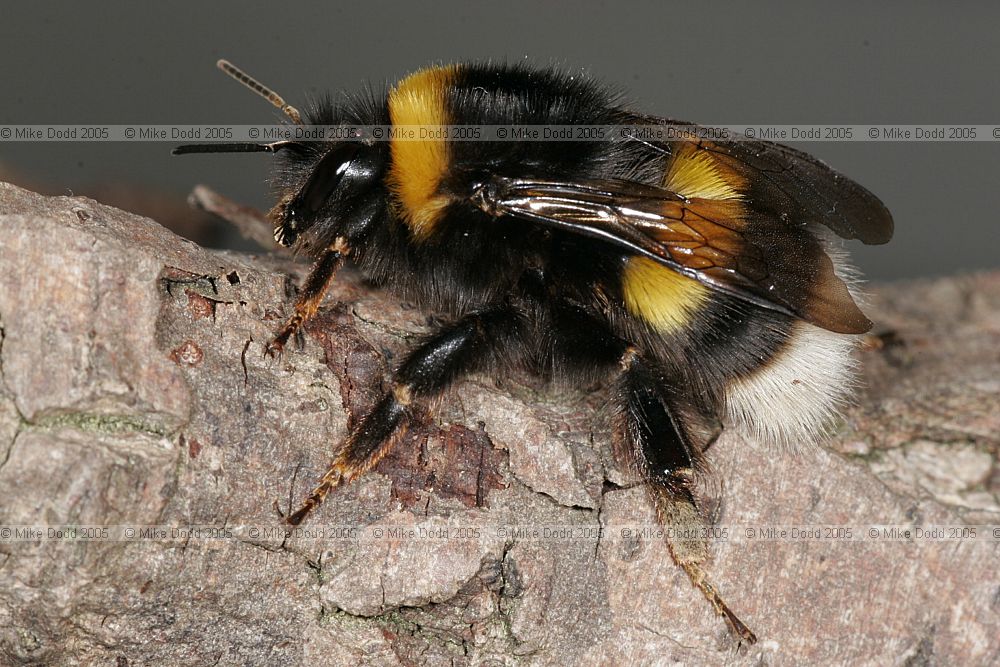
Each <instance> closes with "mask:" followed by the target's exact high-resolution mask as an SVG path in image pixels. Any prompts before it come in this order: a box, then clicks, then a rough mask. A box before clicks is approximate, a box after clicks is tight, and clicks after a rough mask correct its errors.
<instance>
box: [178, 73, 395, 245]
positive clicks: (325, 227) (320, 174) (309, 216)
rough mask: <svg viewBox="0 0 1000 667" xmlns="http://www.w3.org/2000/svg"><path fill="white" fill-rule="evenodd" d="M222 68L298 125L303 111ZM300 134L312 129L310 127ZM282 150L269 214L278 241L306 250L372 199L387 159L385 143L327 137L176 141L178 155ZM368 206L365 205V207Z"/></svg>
mask: <svg viewBox="0 0 1000 667" xmlns="http://www.w3.org/2000/svg"><path fill="white" fill-rule="evenodd" d="M217 64H218V67H219V69H221V70H222V71H223V72H225V73H226V74H228V75H229V76H231V77H232V78H234V79H236V80H237V81H239V82H240V83H242V84H243V85H245V86H246V87H248V88H249V89H250V90H252V91H254V92H255V93H257V94H258V95H260V96H261V97H263V98H265V99H266V100H268V101H269V102H271V104H273V105H274V106H276V107H278V108H279V109H281V111H282V112H284V114H285V115H286V116H288V118H289V119H290V120H291V121H292V122H293V123H295V124H296V125H300V126H301V125H302V124H303V122H302V116H301V115H300V114H299V111H298V110H297V109H296V108H295V107H293V106H291V105H290V104H288V103H287V102H285V100H284V99H283V98H282V97H281V96H280V95H278V94H277V93H275V92H274V91H273V90H271V89H270V88H268V87H266V86H264V85H263V84H261V83H260V82H258V81H257V80H256V79H254V78H252V77H251V76H249V75H248V74H246V73H245V72H243V71H242V70H240V69H239V68H237V67H235V66H234V65H232V64H231V63H229V62H228V61H226V60H220V61H219V62H218V63H217ZM298 129H299V130H303V131H302V132H298V133H297V135H298V134H302V135H308V134H311V132H310V131H309V128H298ZM254 152H266V153H279V152H280V153H281V157H282V158H284V159H283V160H281V164H280V165H279V166H278V167H277V170H276V171H277V173H276V175H275V177H274V179H273V180H274V182H275V183H276V184H277V190H278V203H277V204H276V205H275V206H274V208H272V209H271V211H270V212H269V213H268V217H269V218H270V219H271V221H272V222H273V223H274V240H275V241H277V242H278V243H279V244H280V245H283V246H286V247H288V246H292V245H295V244H296V243H298V244H299V247H301V248H303V249H308V248H310V247H312V246H314V245H316V244H320V243H325V242H326V241H327V240H328V238H332V237H331V234H336V232H337V226H338V221H341V220H344V219H347V218H348V217H349V214H350V213H351V211H352V210H353V209H354V208H355V207H356V206H358V205H363V204H364V203H366V202H367V200H368V199H370V194H371V193H373V192H374V191H375V190H376V189H377V187H378V185H379V184H380V182H381V179H382V176H383V174H384V172H385V166H386V163H387V161H388V155H387V153H386V151H385V150H384V147H383V148H380V147H379V146H377V145H374V144H371V143H365V142H362V141H360V140H356V139H355V140H351V139H348V140H343V141H333V142H324V141H322V140H311V141H304V140H299V139H293V140H285V141H275V142H272V143H228V144H222V143H217V144H192V145H185V146H177V147H176V148H174V149H173V153H174V154H175V155H182V154H187V153H254ZM362 208H363V206H362Z"/></svg>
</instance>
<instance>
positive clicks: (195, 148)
mask: <svg viewBox="0 0 1000 667" xmlns="http://www.w3.org/2000/svg"><path fill="white" fill-rule="evenodd" d="M291 143H293V142H291V141H275V142H274V143H271V144H255V143H250V142H247V143H237V144H184V145H183V146H176V147H174V149H173V150H171V151H170V152H171V153H173V154H174V155H187V154H189V153H275V152H277V151H280V150H281V149H282V148H284V147H285V146H287V145H288V144H291Z"/></svg>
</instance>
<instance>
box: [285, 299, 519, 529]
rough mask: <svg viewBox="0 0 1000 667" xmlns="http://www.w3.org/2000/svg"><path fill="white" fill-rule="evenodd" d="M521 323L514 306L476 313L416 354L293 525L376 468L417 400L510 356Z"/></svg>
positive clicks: (357, 430) (395, 377) (295, 516)
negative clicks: (340, 488) (343, 484)
mask: <svg viewBox="0 0 1000 667" xmlns="http://www.w3.org/2000/svg"><path fill="white" fill-rule="evenodd" d="M521 319H522V316H521V314H520V313H519V312H518V311H517V310H516V309H514V308H513V307H503V308H499V309H496V310H489V311H484V312H477V313H472V314H470V315H467V316H465V317H463V318H462V319H460V320H459V321H458V322H456V323H455V324H453V325H451V326H450V327H447V328H446V329H444V330H443V331H441V332H439V333H438V334H436V335H434V336H433V337H431V338H430V339H428V340H427V341H425V342H424V343H423V344H422V345H420V346H419V347H417V348H416V349H415V350H413V351H412V352H411V353H410V354H409V355H408V356H407V357H406V359H405V360H404V361H403V363H402V364H401V365H400V367H399V369H398V370H397V371H396V372H395V374H394V375H393V377H392V381H391V385H390V389H389V391H387V392H385V394H384V395H383V396H382V398H381V399H380V400H379V401H378V403H376V404H375V407H374V408H373V409H372V410H371V412H369V413H368V414H367V415H366V416H365V417H364V418H363V419H362V420H361V422H360V423H359V424H358V425H357V426H356V427H355V429H354V430H353V431H352V432H351V434H350V435H349V436H348V438H347V440H346V441H344V443H343V444H342V445H341V446H340V447H339V449H338V450H337V454H336V456H335V457H334V459H333V462H332V463H331V464H330V468H329V469H328V470H327V471H326V474H324V475H323V477H322V479H321V480H320V482H319V484H318V485H317V486H316V488H315V489H313V491H312V493H311V494H310V495H309V497H308V498H307V499H306V500H305V502H304V503H303V504H302V506H301V507H300V508H299V509H298V510H297V511H296V512H295V513H293V514H292V515H291V516H290V517H288V523H290V524H292V525H298V524H299V523H301V522H302V520H303V519H304V518H305V517H306V516H307V515H308V514H309V512H310V511H311V510H312V509H313V508H314V507H316V506H317V505H319V504H320V503H321V502H322V501H323V498H324V497H325V496H326V494H327V493H328V492H329V491H330V490H331V489H333V488H334V487H335V486H337V485H338V484H340V483H341V482H350V481H351V480H353V479H355V478H357V477H358V476H360V475H362V474H363V473H365V472H367V471H368V470H370V469H371V468H372V467H373V466H374V465H375V464H377V463H378V462H379V461H380V460H381V459H382V458H383V457H384V456H385V455H386V454H387V453H388V452H389V450H390V449H391V448H392V446H393V445H394V444H395V443H396V442H397V441H398V440H399V438H400V437H401V436H402V435H403V433H404V432H405V430H406V427H407V424H408V421H409V419H410V413H411V405H412V403H413V401H414V400H416V399H422V398H423V399H426V398H432V397H434V396H438V395H440V394H441V393H442V392H443V391H444V390H445V389H446V388H447V387H448V386H449V385H450V384H451V383H452V382H453V381H455V380H456V379H458V378H459V377H461V376H463V375H465V374H468V373H471V372H474V371H476V370H479V369H481V368H483V367H484V366H487V365H488V364H489V363H490V362H492V361H493V360H495V359H496V358H497V356H498V355H503V354H506V353H507V351H508V349H509V348H510V347H511V346H513V345H516V343H517V341H518V339H519V337H520V336H521V335H522V332H523V327H522V323H521Z"/></svg>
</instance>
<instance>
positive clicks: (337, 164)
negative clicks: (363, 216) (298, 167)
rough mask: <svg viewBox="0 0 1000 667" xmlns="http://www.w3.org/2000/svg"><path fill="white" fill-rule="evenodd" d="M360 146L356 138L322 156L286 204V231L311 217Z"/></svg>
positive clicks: (329, 193)
mask: <svg viewBox="0 0 1000 667" xmlns="http://www.w3.org/2000/svg"><path fill="white" fill-rule="evenodd" d="M359 149H360V144H358V143H355V142H352V143H347V144H341V145H340V146H337V147H336V148H334V149H333V150H331V151H330V152H329V153H327V154H326V155H324V156H323V158H322V159H321V160H320V161H319V164H317V165H316V167H315V168H314V169H313V172H312V174H310V176H309V180H308V181H306V184H305V186H303V188H302V189H301V190H300V191H299V194H298V195H296V196H295V199H293V200H292V202H291V204H289V205H288V209H287V214H286V220H287V222H286V226H287V227H288V229H289V231H292V232H295V231H298V230H299V228H300V227H301V226H302V223H303V221H304V220H308V219H310V218H312V217H313V216H314V215H316V213H318V212H319V211H320V209H322V208H323V206H324V204H326V202H327V200H328V199H329V198H330V195H332V194H333V192H334V190H336V189H337V186H338V185H339V184H340V181H341V179H342V177H343V175H344V173H345V172H346V171H347V170H348V169H349V168H350V166H351V161H352V160H353V159H354V156H355V155H356V154H357V152H358V150H359Z"/></svg>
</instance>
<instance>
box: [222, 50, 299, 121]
mask: <svg viewBox="0 0 1000 667" xmlns="http://www.w3.org/2000/svg"><path fill="white" fill-rule="evenodd" d="M215 64H216V66H217V67H218V68H219V69H221V70H222V71H223V72H225V73H226V74H228V75H229V76H231V77H232V78H234V79H236V80H237V81H239V82H240V83H242V84H243V85H244V86H246V87H247V88H249V89H250V90H252V91H253V92H255V93H257V94H258V95H260V96H261V97H263V98H264V99H265V100H267V101H268V102H270V103H271V104H273V105H274V106H276V107H278V108H279V109H281V111H282V112H283V113H284V114H285V115H286V116H288V117H289V118H290V119H291V120H292V122H293V123H295V124H296V125H302V116H300V115H299V110H298V109H296V108H295V107H293V106H292V105H291V104H289V103H288V102H286V101H285V99H284V98H283V97H282V96H281V95H279V94H278V93H276V92H274V91H273V90H271V89H270V88H268V87H267V86H265V85H264V84H262V83H261V82H260V81H258V80H257V79H255V78H253V77H252V76H250V75H249V74H247V73H246V72H244V71H243V70H241V69H240V68H239V67H237V66H236V65H234V64H232V63H231V62H229V61H228V60H225V59H220V60H219V62H217V63H215Z"/></svg>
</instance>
